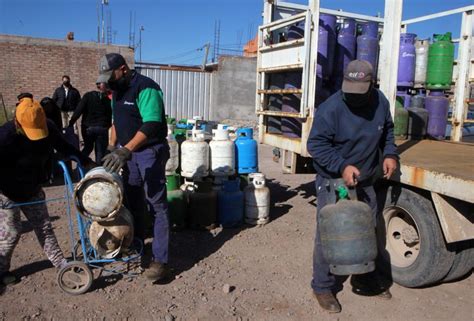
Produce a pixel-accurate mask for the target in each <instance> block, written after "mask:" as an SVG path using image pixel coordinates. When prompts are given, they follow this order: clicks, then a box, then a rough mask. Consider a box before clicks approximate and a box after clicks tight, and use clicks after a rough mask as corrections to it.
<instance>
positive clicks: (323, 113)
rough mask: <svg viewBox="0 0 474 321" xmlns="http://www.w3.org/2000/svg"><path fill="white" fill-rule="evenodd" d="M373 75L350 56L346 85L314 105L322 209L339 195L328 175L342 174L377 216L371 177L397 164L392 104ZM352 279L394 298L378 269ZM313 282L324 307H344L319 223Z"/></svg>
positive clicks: (357, 287) (362, 289)
mask: <svg viewBox="0 0 474 321" xmlns="http://www.w3.org/2000/svg"><path fill="white" fill-rule="evenodd" d="M373 75H374V74H373V69H372V66H371V64H370V63H368V62H366V61H362V60H354V61H352V62H351V63H349V65H348V66H347V69H346V71H345V73H344V80H343V84H342V90H340V91H338V92H336V93H335V94H334V95H332V96H331V97H329V98H328V99H327V100H326V101H325V102H324V103H323V104H321V105H320V106H319V107H318V109H317V111H316V114H315V118H314V122H313V127H312V129H311V133H310V135H309V138H308V145H307V147H308V151H309V153H310V154H311V156H312V157H313V162H314V166H315V168H316V171H317V174H318V175H317V177H316V194H317V199H318V212H319V211H320V210H321V209H322V208H323V207H324V206H325V205H327V204H330V203H333V202H334V201H335V199H334V197H333V196H332V195H330V193H329V191H328V186H329V180H330V179H337V178H341V177H342V178H343V179H344V181H345V183H346V185H347V186H355V188H356V192H357V196H358V199H359V200H361V201H363V202H365V203H367V204H368V205H369V206H370V208H371V209H372V213H373V215H374V217H375V215H376V213H377V202H376V193H375V190H374V187H373V183H374V181H375V179H376V178H377V177H378V176H380V175H379V171H380V164H382V170H383V176H384V178H387V179H388V178H390V177H391V176H392V174H393V172H394V171H395V170H396V168H397V160H398V154H397V150H396V145H395V142H394V136H393V121H392V117H391V114H390V106H389V103H388V100H387V99H386V97H385V96H384V95H383V93H382V92H381V91H379V90H378V89H375V88H374V87H373V82H374V79H373ZM318 225H319V224H318ZM351 283H352V286H353V290H354V292H355V293H360V294H366V295H378V296H379V297H382V298H386V299H389V298H391V294H390V292H389V291H388V289H385V288H383V287H382V286H381V285H380V284H379V283H378V281H377V278H376V277H375V274H374V273H371V274H370V275H363V276H358V277H354V276H353V277H352V279H351ZM311 287H312V288H313V291H314V294H315V296H316V299H317V300H318V303H319V304H320V306H321V307H322V308H323V309H325V310H327V311H329V312H336V313H337V312H340V311H341V306H340V304H339V302H338V300H337V299H336V296H335V292H336V291H337V290H338V289H340V287H341V284H338V283H337V280H336V278H335V277H334V275H332V274H331V273H330V272H329V265H328V263H327V262H326V260H325V258H324V257H323V254H322V246H321V238H320V234H319V228H318V226H317V227H316V237H315V244H314V253H313V280H312V282H311Z"/></svg>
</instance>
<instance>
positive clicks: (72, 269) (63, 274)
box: [58, 261, 94, 295]
mask: <svg viewBox="0 0 474 321" xmlns="http://www.w3.org/2000/svg"><path fill="white" fill-rule="evenodd" d="M93 279H94V277H93V276H92V271H91V269H90V268H89V266H87V264H85V263H83V262H78V261H72V262H69V263H68V264H67V265H66V266H65V267H63V268H62V269H61V270H59V273H58V285H59V287H60V288H61V290H63V291H64V292H66V293H68V294H72V295H79V294H83V293H86V292H87V291H88V290H89V288H90V287H91V285H92V281H93Z"/></svg>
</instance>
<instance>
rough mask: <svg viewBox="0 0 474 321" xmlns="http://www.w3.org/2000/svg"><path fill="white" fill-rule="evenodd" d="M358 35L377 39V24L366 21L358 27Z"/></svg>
mask: <svg viewBox="0 0 474 321" xmlns="http://www.w3.org/2000/svg"><path fill="white" fill-rule="evenodd" d="M360 31H361V32H360V34H361V35H366V36H370V37H372V38H378V36H379V23H378V22H375V21H367V22H364V23H362V24H361V25H360Z"/></svg>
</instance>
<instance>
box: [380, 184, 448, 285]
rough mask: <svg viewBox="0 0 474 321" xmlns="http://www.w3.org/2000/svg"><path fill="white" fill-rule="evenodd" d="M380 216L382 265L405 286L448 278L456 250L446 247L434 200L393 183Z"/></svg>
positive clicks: (395, 280)
mask: <svg viewBox="0 0 474 321" xmlns="http://www.w3.org/2000/svg"><path fill="white" fill-rule="evenodd" d="M384 192H386V195H381V197H382V200H383V199H385V204H384V206H383V215H380V216H379V222H378V227H377V229H378V231H377V235H378V240H379V254H380V255H379V257H380V262H379V263H380V264H379V265H380V267H381V269H382V270H383V271H384V272H385V273H387V274H388V276H389V277H390V278H391V279H392V280H393V281H394V282H396V283H398V284H400V285H402V286H405V287H410V288H411V287H421V286H426V285H429V284H432V283H435V282H437V281H440V280H441V279H442V278H443V277H445V276H446V275H447V274H448V272H449V270H450V269H451V267H452V265H453V260H454V256H455V252H451V251H449V250H448V249H447V248H446V243H445V242H444V237H443V233H442V231H441V228H440V225H439V223H438V218H437V216H436V213H435V209H434V208H433V204H432V203H431V200H429V199H427V198H426V197H424V196H422V195H420V194H417V193H416V192H414V191H411V190H409V189H406V188H404V187H403V186H398V185H396V186H390V187H389V188H388V190H385V191H384Z"/></svg>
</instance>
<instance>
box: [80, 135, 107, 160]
mask: <svg viewBox="0 0 474 321" xmlns="http://www.w3.org/2000/svg"><path fill="white" fill-rule="evenodd" d="M82 138H83V139H84V148H83V149H82V154H84V155H85V156H87V157H89V155H90V153H91V152H92V150H93V149H95V161H96V163H98V164H100V163H101V160H102V157H104V156H105V152H106V151H107V145H108V144H109V129H108V128H106V127H99V126H90V127H82Z"/></svg>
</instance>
